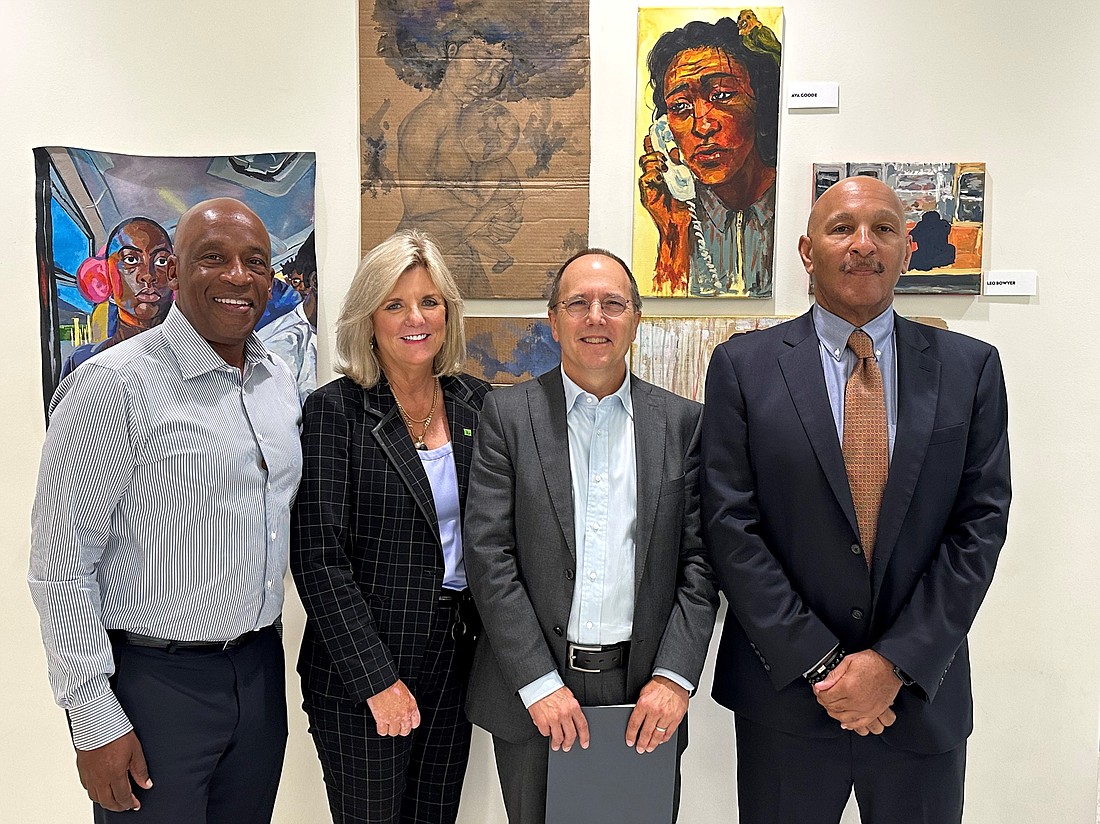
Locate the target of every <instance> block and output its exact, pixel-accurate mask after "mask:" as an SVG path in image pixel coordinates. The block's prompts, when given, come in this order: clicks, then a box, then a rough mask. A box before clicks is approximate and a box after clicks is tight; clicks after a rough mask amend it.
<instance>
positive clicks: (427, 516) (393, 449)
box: [363, 379, 461, 550]
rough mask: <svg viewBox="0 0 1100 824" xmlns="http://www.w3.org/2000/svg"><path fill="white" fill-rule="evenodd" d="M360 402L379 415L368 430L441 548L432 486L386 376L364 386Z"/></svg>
mask: <svg viewBox="0 0 1100 824" xmlns="http://www.w3.org/2000/svg"><path fill="white" fill-rule="evenodd" d="M363 403H364V406H365V407H366V408H367V411H368V412H370V413H372V414H373V415H375V416H378V417H379V420H378V422H377V423H376V424H375V425H374V427H373V428H372V429H371V433H372V434H373V435H374V437H375V440H376V441H377V442H378V446H379V447H380V448H381V450H382V453H383V454H384V455H385V456H386V459H387V460H388V461H389V462H390V465H391V466H392V467H393V469H394V471H395V472H397V474H398V476H399V477H400V478H401V480H402V481H403V482H404V484H405V486H406V487H407V488H408V490H409V493H410V494H411V495H412V496H413V500H414V501H416V506H417V508H418V509H419V510H420V512H421V514H422V515H423V516H424V520H426V521H427V522H428V525H429V526H431V528H432V535H433V536H435V542H436V544H437V545H438V546H439V548H440V550H442V549H443V546H442V543H441V542H440V539H439V520H438V518H437V517H436V513H435V499H434V498H433V497H432V487H431V484H429V483H428V476H427V474H426V473H425V472H424V464H422V463H421V462H420V456H419V455H417V454H416V447H415V446H413V443H412V439H411V438H410V437H409V432H408V429H406V428H405V422H404V421H403V420H402V419H401V415H400V414H399V413H398V411H397V404H396V403H394V400H393V393H392V392H391V391H390V387H389V384H388V383H387V382H386V380H385V379H382V380H381V381H379V382H378V383H377V384H376V385H375V386H374V387H373V388H371V389H365V390H363ZM444 403H446V398H444ZM449 411H450V410H448V412H449ZM456 463H457V461H456ZM460 477H461V476H460Z"/></svg>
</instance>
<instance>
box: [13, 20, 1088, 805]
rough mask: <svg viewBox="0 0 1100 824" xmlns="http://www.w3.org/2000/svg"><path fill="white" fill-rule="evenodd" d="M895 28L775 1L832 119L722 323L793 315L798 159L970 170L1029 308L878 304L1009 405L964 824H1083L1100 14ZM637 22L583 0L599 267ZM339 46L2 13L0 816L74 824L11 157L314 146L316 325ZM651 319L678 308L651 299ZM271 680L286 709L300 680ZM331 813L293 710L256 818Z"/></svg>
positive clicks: (714, 754)
mask: <svg viewBox="0 0 1100 824" xmlns="http://www.w3.org/2000/svg"><path fill="white" fill-rule="evenodd" d="M908 9H910V10H902V7H901V4H896V3H891V4H885V3H877V2H872V0H837V2H833V3H828V4H826V3H819V2H812V0H789V2H788V3H787V6H786V30H785V36H784V45H785V66H784V77H785V81H786V82H788V83H789V82H791V81H794V80H837V81H840V83H841V86H842V90H841V102H842V108H841V113H840V114H823V115H820V114H819V115H810V114H791V113H787V112H784V115H783V120H782V145H781V149H780V157H781V158H782V163H781V166H780V172H779V194H778V204H779V208H778V218H777V232H776V237H777V247H778V250H777V276H776V284H777V287H776V294H775V299H774V301H772V302H768V303H764V304H757V303H753V304H751V305H749V304H736V307H735V308H738V309H741V308H744V309H745V311H758V312H761V313H770V312H772V311H774V312H777V313H793V312H800V311H802V310H803V309H804V308H805V307H806V306H807V305H808V298H807V296H806V294H805V276H804V273H803V272H802V270H801V267H800V266H799V264H798V259H797V256H796V254H795V240H796V238H797V236H798V234H799V233H800V231H801V228H802V226H803V225H804V222H805V218H806V213H807V210H808V205H809V197H810V185H809V176H810V164H811V163H812V162H813V161H815V160H820V161H831V160H879V159H880V160H984V161H986V162H987V163H988V168H989V178H988V180H989V190H988V195H987V212H986V215H987V218H986V219H987V223H986V229H987V234H986V266H987V267H994V268H1035V269H1038V270H1039V272H1040V276H1041V277H1040V283H1041V295H1040V296H1039V297H1038V298H1032V299H1027V298H1002V299H980V298H966V297H936V298H933V297H903V298H899V300H898V305H899V308H900V309H901V311H902V312H903V313H906V314H921V315H937V316H940V317H944V318H946V319H947V320H948V322H949V324H950V326H951V328H953V329H957V330H960V331H963V332H966V333H969V334H972V335H975V336H978V337H981V338H984V339H985V340H988V341H991V342H992V343H994V344H996V345H997V346H998V347H999V348H1000V349H1001V352H1002V356H1003V359H1004V364H1005V371H1006V375H1007V380H1008V386H1009V399H1010V405H1011V409H1012V420H1011V437H1012V446H1013V457H1014V464H1015V472H1014V473H1013V474H1014V479H1015V487H1016V500H1015V504H1014V508H1013V515H1012V523H1011V528H1010V535H1009V541H1008V544H1007V546H1006V547H1005V552H1004V555H1003V558H1002V563H1001V567H1000V572H999V574H998V576H997V579H996V581H995V582H994V585H993V588H992V591H991V593H990V595H989V597H988V599H987V601H986V604H985V607H984V608H983V610H982V612H981V614H980V615H979V618H978V622H977V625H976V627H975V629H974V632H973V633H972V647H973V655H974V670H975V682H976V684H975V693H976V698H977V711H976V725H977V730H976V732H975V734H974V736H973V737H972V738H971V745H970V759H969V761H970V765H969V777H968V782H967V816H966V820H967V822H968V824H981V823H982V822H1000V821H1005V820H1008V821H1043V822H1051V824H1055V823H1056V822H1067V824H1068V822H1083V821H1087V820H1091V818H1089V817H1090V816H1091V815H1092V810H1093V805H1094V803H1095V780H1096V752H1097V706H1098V704H1100V656H1098V641H1100V620H1098V619H1100V614H1098V613H1100V610H1098V599H1097V596H1096V593H1097V590H1098V588H1100V581H1098V580H1097V579H1098V573H1100V538H1098V537H1097V532H1098V529H1097V527H1098V523H1097V520H1098V516H1097V513H1098V512H1100V492H1098V489H1100V483H1098V482H1100V469H1098V466H1100V427H1098V426H1097V425H1096V424H1097V421H1098V419H1100V415H1098V412H1100V388H1098V383H1100V380H1098V379H1100V368H1098V367H1100V364H1098V356H1097V354H1096V347H1095V346H1094V345H1092V344H1093V340H1092V337H1091V334H1090V333H1092V331H1093V324H1092V323H1091V321H1092V319H1093V318H1094V317H1096V316H1097V315H1098V314H1100V298H1098V297H1097V290H1096V288H1095V286H1094V279H1095V275H1094V273H1093V272H1092V271H1091V266H1090V264H1091V261H1090V260H1088V258H1087V257H1086V249H1087V246H1086V244H1087V243H1088V241H1089V240H1090V239H1091V238H1090V234H1091V235H1092V236H1093V237H1094V236H1095V229H1094V226H1093V225H1091V222H1087V221H1088V217H1089V216H1091V214H1093V213H1094V212H1095V211H1096V209H1095V203H1096V197H1097V192H1098V191H1100V179H1098V178H1100V175H1098V174H1097V172H1096V166H1095V163H1096V160H1095V158H1094V157H1093V154H1094V153H1095V147H1096V143H1097V135H1098V134H1100V100H1098V95H1097V92H1096V89H1095V85H1094V84H1095V83H1096V82H1097V77H1098V76H1100V72H1098V71H1097V70H1098V69H1100V65H1098V58H1097V55H1098V54H1100V18H1098V17H1097V15H1096V5H1095V0H1067V2H1064V3H1062V4H1061V5H1057V6H1050V7H1044V8H1043V9H1042V10H1041V11H1040V10H1039V9H1038V7H1036V6H1034V5H1033V4H1030V3H1028V4H1025V3H1023V2H1018V0H1017V2H1008V3H1005V2H1003V1H995V0H974V2H971V3H966V4H959V5H958V6H956V5H955V4H952V3H948V2H943V0H931V1H927V0H926V2H923V3H910V4H908ZM734 11H736V8H734ZM634 21H635V3H634V2H628V0H600V2H597V3H594V4H593V9H592V54H593V69H592V85H593V110H594V111H595V112H597V113H598V115H597V117H596V119H595V120H594V122H593V147H592V151H593V169H594V172H593V178H592V188H591V193H592V203H593V210H592V218H591V240H592V241H593V242H594V243H598V244H601V245H606V246H610V247H611V248H614V249H620V250H629V248H630V246H629V240H630V220H631V204H632V201H633V197H634V193H635V190H636V189H635V186H636V184H635V180H634V178H635V174H636V165H635V157H636V154H637V147H634V146H632V145H631V138H630V136H629V131H630V130H626V129H622V128H620V127H619V124H621V123H624V122H630V120H631V118H632V117H633V105H634V103H633V91H632V90H633V88H634V81H633V72H634V68H633V67H634V64H635V58H634V37H633V31H634V26H635V23H634ZM357 27H358V19H357V10H356V4H355V3H354V2H352V0H340V2H330V3H324V4H318V3H306V2H290V0H191V2H188V3H173V4H169V3H150V2H140V0H114V1H113V2H111V3H95V4H92V3H74V2H65V1H64V0H36V2H34V3H18V4H17V3H5V4H3V8H2V10H0V112H2V113H3V119H4V120H5V124H6V125H5V126H4V129H3V131H2V132H0V156H2V157H3V158H4V163H5V166H6V168H7V169H8V173H7V178H6V183H5V184H4V186H3V187H0V264H2V267H0V268H2V270H3V271H4V272H6V273H7V281H6V282H7V283H8V284H9V290H8V293H7V301H8V303H7V305H8V307H9V310H8V315H7V324H6V325H7V332H6V335H5V339H6V340H7V341H8V346H7V357H6V358H5V360H4V365H3V367H2V373H0V374H2V385H3V387H4V396H3V397H4V411H5V413H6V419H7V420H6V422H7V432H8V436H7V438H6V439H5V440H6V443H5V448H4V449H3V450H2V454H0V478H2V484H3V487H2V489H3V496H2V500H3V503H2V504H0V516H2V517H0V547H2V549H3V551H2V553H0V619H2V620H0V623H2V625H3V626H4V632H3V633H0V661H2V662H3V672H4V679H3V685H4V689H5V690H6V691H7V694H8V700H7V701H6V702H4V704H3V707H4V709H3V711H2V712H0V741H3V742H4V744H5V750H4V754H3V755H0V782H2V784H0V796H2V797H3V798H4V799H5V804H4V813H3V816H2V817H3V818H4V820H11V821H42V822H61V821H83V820H87V814H88V803H87V801H86V800H85V799H84V798H83V792H82V791H81V789H80V787H79V784H78V782H77V779H76V772H75V769H74V768H73V757H72V751H71V748H70V746H69V744H68V741H67V735H66V731H65V722H64V718H63V714H62V713H61V711H60V710H58V709H56V708H55V707H54V706H53V704H52V700H51V698H50V694H49V689H48V686H47V683H46V676H45V664H44V660H43V654H42V651H41V646H40V644H39V642H38V638H37V635H38V632H37V620H36V617H35V614H34V610H33V608H32V606H31V603H30V598H29V596H28V594H27V589H26V585H25V583H24V579H25V575H26V563H27V548H28V540H29V512H30V505H31V498H32V494H33V487H34V479H35V473H36V469H37V462H38V451H39V447H40V444H41V440H42V435H43V431H44V427H43V419H42V406H41V381H40V377H39V376H40V370H39V355H38V334H39V333H38V303H37V294H36V288H35V248H34V203H33V190H34V170H33V163H32V158H31V148H32V147H33V146H38V145H70V146H82V147H88V148H97V149H104V150H110V151H117V152H132V153H147V154H200V155H201V154H227V153H236V152H247V151H267V150H285V149H302V150H313V151H316V152H317V163H318V176H317V179H318V189H317V225H318V247H319V248H318V251H319V254H320V266H321V271H322V278H323V290H324V291H323V295H322V300H323V305H322V310H321V324H322V328H327V324H328V323H329V322H330V321H331V320H332V319H333V318H334V317H335V315H336V312H337V311H338V308H339V305H340V301H341V298H342V296H343V293H344V291H345V289H346V286H347V284H348V282H349V281H350V277H351V274H352V272H353V270H354V266H355V262H356V260H357V256H358V252H357V249H358V226H359V221H358V216H359V197H358V191H359V189H358V145H357V140H358V126H357V124H358V116H357V105H358V104H357V100H358V98H357V86H356V65H357V63H356V59H357V54H356V31H357ZM242 30H247V31H242ZM1090 204H1091V205H1090ZM656 303H657V302H656V301H653V302H647V309H649V310H650V311H653V307H654V304H656ZM732 306H733V304H722V305H720V307H718V308H717V309H714V310H713V311H723V310H726V311H728V309H727V307H732ZM473 308H474V309H475V310H480V311H482V312H486V311H501V312H502V313H503V311H504V310H505V309H506V310H507V311H509V312H513V311H521V310H522V311H537V309H538V305H537V303H535V302H526V303H519V302H516V303H512V304H508V305H506V306H505V307H504V308H503V309H502V307H501V306H500V305H493V306H492V307H491V308H490V306H488V305H485V304H481V305H475V306H474V307H473ZM660 309H661V310H662V312H665V313H676V312H680V311H683V312H686V311H687V310H686V309H685V308H684V307H683V305H682V304H676V305H672V306H671V307H670V306H669V305H668V303H667V302H666V303H665V305H662V306H660ZM691 310H692V311H697V310H696V306H695V304H692V306H691ZM327 351H328V350H327V347H325V351H324V352H323V354H322V368H324V367H326V366H327V363H328V359H327ZM286 618H287V626H288V633H287V640H288V648H289V649H290V650H291V654H292V655H293V650H294V649H295V648H296V645H297V640H298V637H299V636H300V633H301V625H302V612H301V607H300V605H299V604H298V603H297V601H295V600H293V598H292V599H291V602H290V603H289V604H288V606H287V615H286ZM708 683H709V679H708ZM288 684H289V687H290V690H291V693H290V694H291V696H292V699H291V700H292V704H294V703H295V697H296V696H297V694H298V692H297V683H296V677H294V676H293V673H288ZM692 720H693V724H692V746H691V749H690V750H689V751H688V753H687V756H686V761H685V771H686V787H685V795H684V797H685V802H684V809H683V811H682V815H681V818H680V820H681V821H682V822H685V824H701V823H702V822H710V821H715V820H724V821H732V820H734V818H735V815H734V813H733V805H732V804H733V802H732V799H733V788H732V781H733V778H732V776H733V772H732V770H733V753H732V744H731V742H730V737H731V730H732V725H731V722H730V719H729V717H728V714H727V713H725V711H722V710H719V709H718V708H717V707H715V706H714V705H713V704H712V703H710V701H709V698H707V697H706V696H705V694H704V695H701V696H700V697H699V698H697V699H696V701H695V704H694V709H693V717H692ZM466 787H467V789H466V794H465V802H464V806H463V816H462V820H463V821H464V822H467V824H473V823H474V822H488V824H493V822H502V821H504V816H503V811H502V807H501V804H500V802H499V793H498V789H497V786H496V782H495V777H494V772H493V767H492V763H491V756H490V753H489V750H488V748H487V746H486V741H485V739H484V737H481V736H479V737H478V738H477V739H476V741H475V749H474V755H473V759H472V762H471V766H470V772H469V775H468V778H467V785H466ZM326 819H327V812H326V810H325V806H324V793H323V789H322V787H321V783H320V770H319V768H318V766H317V763H316V758H315V756H314V753H313V750H312V745H311V743H310V742H309V740H308V736H307V735H306V732H305V718H304V715H302V714H301V713H300V712H298V711H297V710H296V709H295V710H294V711H293V713H292V733H291V744H290V750H289V753H288V757H287V764H286V770H285V773H284V780H283V785H282V789H281V792H280V797H279V806H278V810H277V813H276V820H277V821H278V822H283V823H284V824H289V823H290V822H323V821H325V820H326ZM852 820H854V818H853V819H852Z"/></svg>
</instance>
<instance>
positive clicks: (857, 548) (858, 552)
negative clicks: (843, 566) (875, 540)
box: [852, 544, 863, 555]
mask: <svg viewBox="0 0 1100 824" xmlns="http://www.w3.org/2000/svg"><path fill="white" fill-rule="evenodd" d="M852 554H853V555H862V554H863V547H861V546H860V545H859V544H852Z"/></svg>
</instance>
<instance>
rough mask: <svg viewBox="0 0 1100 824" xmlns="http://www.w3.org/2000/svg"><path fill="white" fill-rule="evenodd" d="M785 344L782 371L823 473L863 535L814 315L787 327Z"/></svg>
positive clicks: (856, 529) (803, 317) (854, 529)
mask: <svg viewBox="0 0 1100 824" xmlns="http://www.w3.org/2000/svg"><path fill="white" fill-rule="evenodd" d="M784 328H785V329H786V330H787V334H786V336H785V337H784V342H785V343H786V344H787V345H788V346H789V347H791V348H790V349H788V350H787V351H786V352H784V353H783V354H781V355H780V356H779V368H780V369H781V370H782V372H783V380H784V381H785V382H786V384H787V391H788V392H790V394H791V400H792V401H793V402H794V406H795V409H796V410H797V411H798V417H799V418H800V419H801V421H802V427H803V429H805V431H806V437H807V438H809V440H810V445H811V446H812V447H813V450H814V454H815V455H816V456H817V462H818V464H820V466H821V471H822V472H824V473H825V477H826V478H827V479H828V481H829V486H830V487H831V488H832V490H833V495H835V496H836V499H837V501H838V502H839V503H840V506H841V508H842V509H843V510H844V514H845V516H846V517H847V518H848V523H850V524H851V526H852V531H853V532H855V534H856V535H858V534H859V527H858V525H857V523H856V510H855V507H854V506H853V505H852V490H851V487H849V485H848V473H847V472H846V471H845V469H844V455H843V454H842V453H841V451H840V439H839V438H838V437H837V434H836V421H834V420H833V411H832V408H831V407H830V406H829V390H828V389H827V388H826V387H825V375H824V373H823V372H822V369H821V352H820V342H819V341H818V339H817V332H816V331H815V329H814V321H813V316H812V314H811V313H810V312H807V313H806V314H804V315H802V316H801V317H799V318H796V319H795V320H792V321H789V322H787V323H785V324H784Z"/></svg>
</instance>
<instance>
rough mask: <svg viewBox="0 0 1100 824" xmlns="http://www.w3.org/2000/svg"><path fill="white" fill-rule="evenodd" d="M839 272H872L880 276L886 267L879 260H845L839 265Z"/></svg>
mask: <svg viewBox="0 0 1100 824" xmlns="http://www.w3.org/2000/svg"><path fill="white" fill-rule="evenodd" d="M840 271H841V272H874V273H875V274H876V275H881V274H882V273H883V272H885V271H886V265H885V264H884V263H883V262H882V261H881V260H876V259H875V258H869V259H866V260H862V259H860V260H845V261H844V262H843V263H841V264H840Z"/></svg>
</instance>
